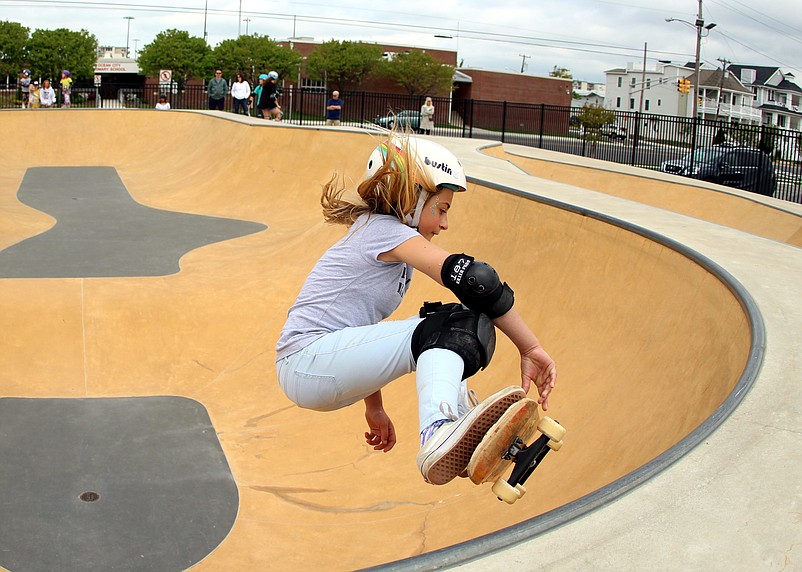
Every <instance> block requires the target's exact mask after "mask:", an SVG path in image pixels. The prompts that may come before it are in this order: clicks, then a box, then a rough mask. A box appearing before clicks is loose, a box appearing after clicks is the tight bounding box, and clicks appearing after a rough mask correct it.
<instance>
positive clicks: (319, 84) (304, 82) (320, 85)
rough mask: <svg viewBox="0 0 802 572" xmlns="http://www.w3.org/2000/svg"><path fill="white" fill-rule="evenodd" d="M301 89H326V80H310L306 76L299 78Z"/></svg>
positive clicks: (322, 90)
mask: <svg viewBox="0 0 802 572" xmlns="http://www.w3.org/2000/svg"><path fill="white" fill-rule="evenodd" d="M301 89H302V90H304V91H321V92H324V93H325V91H326V82H324V81H323V80H311V79H309V78H308V77H305V78H301Z"/></svg>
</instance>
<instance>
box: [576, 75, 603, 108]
mask: <svg viewBox="0 0 802 572" xmlns="http://www.w3.org/2000/svg"><path fill="white" fill-rule="evenodd" d="M605 87H606V86H605V85H604V84H603V83H592V82H589V81H579V80H576V79H575V80H574V82H573V89H574V94H573V97H572V99H571V107H584V106H585V105H604V94H605Z"/></svg>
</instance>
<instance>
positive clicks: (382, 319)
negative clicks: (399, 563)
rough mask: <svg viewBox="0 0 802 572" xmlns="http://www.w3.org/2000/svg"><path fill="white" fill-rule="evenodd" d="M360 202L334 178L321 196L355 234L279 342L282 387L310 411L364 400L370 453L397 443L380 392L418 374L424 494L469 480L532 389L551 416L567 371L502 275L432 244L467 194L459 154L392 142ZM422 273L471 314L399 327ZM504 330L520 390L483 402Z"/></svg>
mask: <svg viewBox="0 0 802 572" xmlns="http://www.w3.org/2000/svg"><path fill="white" fill-rule="evenodd" d="M355 190H356V193H355V194H352V193H351V192H350V191H351V189H348V188H347V187H346V185H345V184H344V183H342V182H341V179H340V178H339V177H336V176H335V177H333V178H332V179H331V180H330V181H329V183H327V184H326V185H324V187H323V192H322V195H321V201H320V202H321V205H322V206H323V217H324V219H325V220H326V222H329V223H334V224H342V225H343V226H345V227H347V228H348V231H347V232H346V234H345V236H344V237H343V238H341V239H340V240H339V241H338V242H337V243H335V244H334V245H332V246H331V247H330V248H329V249H328V250H327V251H326V252H325V253H324V254H323V255H322V256H321V258H320V259H319V260H318V262H317V263H316V264H315V266H314V268H313V269H312V271H311V272H310V273H309V275H308V276H307V278H306V281H305V282H304V285H303V286H302V287H301V290H300V292H299V294H298V297H297V298H296V301H295V303H294V304H293V306H292V307H291V308H290V310H289V312H288V314H287V321H286V322H285V324H284V328H283V329H282V332H281V335H280V337H279V340H278V342H277V344H276V369H277V375H278V380H279V383H280V385H281V388H282V389H283V391H284V393H285V394H286V395H287V397H288V398H289V399H290V400H291V401H293V402H294V403H295V404H296V405H298V406H300V407H302V408H304V409H311V410H315V411H332V410H336V409H341V408H343V407H347V406H350V405H354V404H356V403H358V402H360V401H363V402H364V404H365V420H366V421H367V424H368V430H367V431H366V432H365V442H366V443H367V445H368V446H369V447H372V448H373V449H375V450H378V451H384V452H388V451H390V450H391V449H392V448H393V447H394V446H395V444H396V431H395V427H394V425H393V423H392V421H391V420H390V417H389V416H388V413H387V411H385V408H384V402H383V397H382V389H383V388H384V387H385V386H386V385H387V384H388V383H390V382H391V381H393V380H395V379H398V378H400V377H401V376H403V375H405V374H408V373H411V372H413V371H414V372H416V378H415V381H414V383H415V390H416V391H417V395H418V403H417V405H418V415H419V438H420V445H421V448H420V451H419V452H418V455H417V463H418V468H419V470H420V473H421V475H422V477H423V479H424V480H425V481H426V482H428V483H431V484H434V485H442V484H445V483H447V482H449V481H451V480H452V479H454V478H455V477H458V476H463V475H464V474H465V469H466V467H467V466H468V461H469V460H470V458H471V455H472V454H473V451H474V450H475V449H476V447H477V446H478V445H479V443H480V441H481V440H482V438H483V436H484V433H485V431H487V429H488V428H489V427H490V426H492V425H493V423H495V422H496V421H497V420H498V419H499V418H500V417H501V416H502V415H503V414H504V412H505V411H506V410H507V409H508V408H509V407H511V406H512V405H513V404H515V403H516V402H518V401H520V400H521V399H523V398H524V397H526V394H527V392H528V391H529V390H530V388H534V389H536V390H537V393H538V396H537V401H538V402H539V403H540V404H541V405H542V406H543V410H544V411H545V410H546V409H547V407H548V399H549V396H550V394H551V392H552V390H553V389H554V386H555V380H556V377H557V369H556V366H555V364H554V361H553V360H552V358H551V357H550V356H549V355H548V353H546V351H545V350H544V349H543V347H542V346H541V344H540V342H539V341H538V338H537V337H536V336H535V334H534V333H533V332H532V330H531V329H530V328H529V326H527V325H526V323H525V321H524V318H523V316H522V314H521V313H520V312H519V311H518V309H517V308H516V307H515V295H514V292H513V290H512V288H510V287H509V286H508V285H507V283H506V282H504V281H502V280H501V278H499V275H498V273H497V272H496V270H494V269H493V267H492V266H490V265H489V264H487V263H485V262H482V261H480V260H476V259H474V258H473V257H472V256H469V255H468V254H465V253H453V254H452V253H451V251H449V250H446V249H445V248H443V247H440V246H437V244H435V243H434V242H433V240H434V239H435V238H436V237H437V236H438V235H439V234H440V233H442V232H445V231H446V230H448V228H449V222H450V220H449V219H450V211H451V209H452V206H454V204H455V203H458V202H459V201H460V200H461V199H458V198H457V195H461V194H466V193H467V190H468V183H467V180H466V177H465V172H464V171H463V169H462V165H461V164H460V162H459V160H458V159H457V157H455V156H454V154H453V153H451V152H450V151H449V150H447V149H446V148H444V147H443V146H441V145H439V144H437V143H435V142H433V141H429V140H426V139H422V138H417V137H406V136H401V135H399V136H393V137H391V138H390V139H388V140H387V141H386V142H382V143H381V144H380V145H378V146H377V147H376V148H375V149H374V151H373V153H371V155H370V157H369V158H368V163H367V169H366V171H365V175H364V177H363V179H362V181H361V182H360V183H359V184H358V185H357V186H356V189H355ZM468 222H469V221H468ZM418 274H422V275H423V276H424V277H428V278H430V279H431V280H433V281H434V282H436V283H438V284H440V285H441V286H444V287H445V288H446V289H448V290H450V291H451V293H452V294H454V295H456V297H457V299H458V300H459V303H457V302H454V303H449V304H441V303H439V302H434V303H432V302H427V303H425V304H424V306H423V308H421V311H420V313H419V314H418V315H417V316H414V317H412V318H410V319H406V320H403V319H400V320H388V319H387V318H389V317H390V315H391V314H392V313H393V312H394V311H395V310H396V309H397V308H398V306H399V305H400V304H401V301H402V299H403V298H404V296H405V294H407V292H408V289H409V286H410V282H411V281H412V279H413V277H414V276H417V275H418ZM496 328H498V329H499V330H500V331H501V332H502V333H504V334H505V335H506V336H507V337H508V338H509V339H510V341H512V342H513V344H514V345H515V346H516V348H517V349H518V350H519V352H520V354H521V361H520V363H521V378H520V379H521V385H520V386H519V387H515V386H508V387H504V388H502V389H499V390H498V391H496V392H495V393H494V394H492V395H491V396H490V397H488V398H486V399H485V400H484V401H481V402H480V401H479V400H478V398H476V395H475V393H474V392H473V391H472V390H470V389H468V386H467V380H468V378H470V377H471V376H473V375H474V374H475V373H478V371H479V370H480V369H484V368H485V367H486V366H487V365H488V364H489V363H490V359H491V357H492V356H493V353H494V350H495V346H496ZM407 383H409V382H407ZM396 407H399V405H396Z"/></svg>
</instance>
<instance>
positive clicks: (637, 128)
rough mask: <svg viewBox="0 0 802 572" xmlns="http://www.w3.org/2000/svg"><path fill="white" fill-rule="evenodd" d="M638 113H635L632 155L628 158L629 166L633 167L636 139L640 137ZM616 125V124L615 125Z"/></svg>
mask: <svg viewBox="0 0 802 572" xmlns="http://www.w3.org/2000/svg"><path fill="white" fill-rule="evenodd" d="M640 120H641V117H640V111H636V112H635V132H634V133H633V134H632V155H630V158H629V164H630V165H632V166H633V167H634V166H635V158H636V157H635V156H636V150H637V148H638V139H639V137H640ZM616 125H617V124H616Z"/></svg>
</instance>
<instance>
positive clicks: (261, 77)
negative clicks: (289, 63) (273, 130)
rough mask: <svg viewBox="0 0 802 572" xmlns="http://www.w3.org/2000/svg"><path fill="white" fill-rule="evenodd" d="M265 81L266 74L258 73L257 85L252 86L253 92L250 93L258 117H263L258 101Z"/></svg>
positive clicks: (260, 98)
mask: <svg viewBox="0 0 802 572" xmlns="http://www.w3.org/2000/svg"><path fill="white" fill-rule="evenodd" d="M266 82H267V74H266V73H263V74H259V85H257V86H256V87H255V88H253V93H251V98H250V99H251V101H252V102H253V106H254V108H256V117H258V118H259V119H264V118H265V115H264V113H263V111H262V110H263V108H262V106H261V105H259V102H260V101H261V100H262V93H263V92H264V89H265V83H266Z"/></svg>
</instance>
